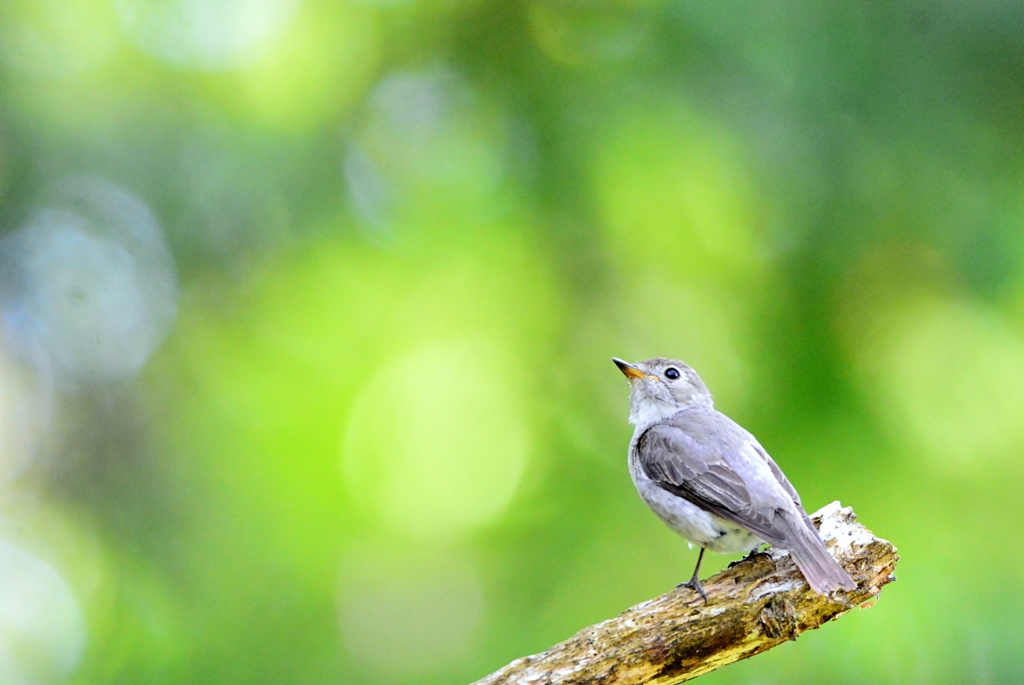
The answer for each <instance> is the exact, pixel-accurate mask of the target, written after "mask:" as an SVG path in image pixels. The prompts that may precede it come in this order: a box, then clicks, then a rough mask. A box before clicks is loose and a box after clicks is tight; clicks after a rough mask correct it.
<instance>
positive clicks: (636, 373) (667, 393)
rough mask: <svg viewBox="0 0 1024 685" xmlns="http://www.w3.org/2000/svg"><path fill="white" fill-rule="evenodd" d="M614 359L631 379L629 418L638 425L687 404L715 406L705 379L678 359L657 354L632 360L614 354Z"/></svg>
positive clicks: (648, 422) (668, 413) (647, 423)
mask: <svg viewBox="0 0 1024 685" xmlns="http://www.w3.org/2000/svg"><path fill="white" fill-rule="evenodd" d="M612 361H613V362H615V365H616V366H618V367H619V370H620V371H622V373H623V374H624V375H625V376H626V378H627V379H628V380H629V386H630V387H629V422H630V423H632V424H633V425H635V426H637V427H638V428H640V427H646V426H649V425H651V424H652V423H655V422H656V421H660V420H661V419H663V418H666V417H668V416H671V415H672V414H675V413H676V412H677V411H679V410H681V409H686V408H687V407H696V406H707V407H710V406H712V401H711V393H710V392H708V387H707V386H706V385H704V381H702V380H701V379H700V376H698V375H697V372H696V371H694V370H693V369H691V368H690V367H689V366H687V365H686V364H684V363H683V362H681V361H679V360H677V359H665V358H663V357H655V358H654V359H648V360H646V361H642V362H637V363H636V364H630V363H629V362H625V361H622V360H621V359H618V358H616V357H612Z"/></svg>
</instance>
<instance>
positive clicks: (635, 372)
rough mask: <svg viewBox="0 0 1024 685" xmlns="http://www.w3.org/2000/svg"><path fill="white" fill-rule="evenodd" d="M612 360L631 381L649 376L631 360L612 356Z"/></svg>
mask: <svg viewBox="0 0 1024 685" xmlns="http://www.w3.org/2000/svg"><path fill="white" fill-rule="evenodd" d="M612 361H613V362H615V366H617V367H619V371H621V372H622V373H623V374H624V375H625V376H626V378H628V379H629V380H631V381H632V380H634V379H636V378H647V374H646V373H644V372H643V371H641V370H640V369H638V368H636V367H635V366H633V365H632V364H630V363H629V362H624V361H622V360H621V359H619V358H618V357H612Z"/></svg>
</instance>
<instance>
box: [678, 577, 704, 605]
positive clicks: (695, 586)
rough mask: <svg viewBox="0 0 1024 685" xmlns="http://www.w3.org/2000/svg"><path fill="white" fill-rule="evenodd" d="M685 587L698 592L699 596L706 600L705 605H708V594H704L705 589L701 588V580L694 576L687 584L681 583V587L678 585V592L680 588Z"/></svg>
mask: <svg viewBox="0 0 1024 685" xmlns="http://www.w3.org/2000/svg"><path fill="white" fill-rule="evenodd" d="M683 587H688V588H690V589H691V590H695V591H696V592H697V594H698V595H700V596H701V597H702V598H703V599H704V603H705V604H707V603H708V593H706V592H704V588H703V586H701V584H700V580H699V579H698V578H697V576H694V577H693V578H690V579H689V580H688V581H686V582H685V583H679V585H676V589H677V590H678V589H679V588H683Z"/></svg>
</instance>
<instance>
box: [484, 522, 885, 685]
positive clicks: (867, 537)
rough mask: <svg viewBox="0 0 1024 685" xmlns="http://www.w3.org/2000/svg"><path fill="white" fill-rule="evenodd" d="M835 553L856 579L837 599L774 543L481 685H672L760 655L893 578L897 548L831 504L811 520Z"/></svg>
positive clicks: (867, 598)
mask: <svg viewBox="0 0 1024 685" xmlns="http://www.w3.org/2000/svg"><path fill="white" fill-rule="evenodd" d="M812 518H813V519H814V520H815V522H818V521H819V520H820V531H821V535H822V538H823V539H824V540H825V543H826V544H827V545H828V547H829V549H830V550H831V552H832V554H833V556H835V557H836V558H837V559H838V560H839V562H840V564H842V566H843V567H844V568H845V569H846V570H847V572H849V573H850V575H851V576H853V578H854V580H856V581H857V589H856V590H853V591H851V592H845V591H837V592H835V593H833V594H832V595H831V596H829V597H823V596H821V595H818V594H815V593H814V592H813V591H811V589H810V588H809V587H808V586H807V583H806V582H805V581H804V578H803V576H802V575H801V574H800V571H799V570H798V569H797V568H796V566H795V565H794V564H793V560H792V559H791V558H790V556H789V553H788V552H785V551H782V550H776V549H769V550H768V552H767V553H766V554H760V555H757V556H755V557H754V558H753V559H749V560H746V561H743V562H741V563H737V564H735V565H733V566H732V567H730V568H728V569H726V570H724V571H722V572H721V573H718V574H717V575H715V576H713V577H711V578H710V579H709V580H707V581H705V582H704V583H703V585H704V589H705V590H706V591H707V593H708V602H707V604H705V603H704V602H703V601H702V600H701V598H700V597H698V596H697V593H695V592H694V591H692V590H690V589H688V588H679V589H676V590H673V591H672V592H669V593H668V594H665V595H662V596H661V597H657V598H655V599H652V600H649V601H647V602H644V603H643V604H638V605H637V606H635V607H633V608H631V609H627V610H626V611H624V612H622V613H621V614H620V615H619V616H617V617H615V618H612V619H609V620H607V621H604V622H602V623H598V624H597V625H594V626H590V627H589V628H585V629H583V630H581V631H580V632H579V633H577V634H576V635H574V636H572V637H571V638H569V639H568V640H566V641H565V642H562V643H560V644H557V645H555V646H554V647H552V648H551V649H549V650H547V651H546V652H541V653H540V654H535V655H533V656H528V657H523V658H521V659H516V660H515V661H513V662H512V663H510V664H509V665H508V666H506V667H504V668H502V669H501V670H499V671H496V672H494V673H492V674H491V675H489V676H487V677H486V678H483V679H482V680H478V681H477V682H476V683H474V685H526V684H527V683H529V684H530V685H540V684H545V685H582V684H583V683H603V684H607V685H610V684H612V683H615V684H617V685H637V684H639V683H656V684H657V685H671V684H672V683H680V682H683V681H684V680H690V679H691V678H696V677H697V676H699V675H701V674H702V673H707V672H708V671H713V670H715V669H716V668H719V667H721V666H725V665H726V664H730V663H732V662H734V661H739V660H740V659H745V658H747V657H751V656H754V655H755V654H760V653H761V652H763V651H765V650H768V649H771V648H772V647H775V646H777V645H779V644H782V643H783V642H785V641H787V640H795V639H796V638H797V637H798V636H799V635H800V633H802V632H804V631H805V630H810V629H812V628H817V627H818V626H820V625H822V624H823V623H825V622H827V621H831V620H832V619H834V618H836V617H838V616H840V615H842V614H844V613H846V612H847V611H849V610H850V609H852V608H854V607H856V606H864V607H867V606H871V604H873V603H874V602H873V600H874V598H875V597H876V596H877V595H878V593H879V592H881V589H882V586H883V585H886V584H887V583H890V582H892V581H893V580H895V579H896V578H895V576H894V575H893V571H894V569H895V567H896V562H897V561H899V557H898V556H897V554H896V548H895V547H893V545H892V544H891V543H889V542H887V541H886V540H882V539H880V538H877V537H875V536H874V534H873V533H871V531H869V530H868V529H866V528H865V527H864V526H862V525H860V524H859V523H857V517H856V515H855V514H854V513H853V509H851V508H849V507H846V508H842V507H841V505H840V504H839V502H833V503H832V504H829V505H827V506H825V507H823V508H822V509H821V510H820V511H818V512H817V513H816V514H814V516H813V517H812Z"/></svg>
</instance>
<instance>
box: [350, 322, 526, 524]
mask: <svg viewBox="0 0 1024 685" xmlns="http://www.w3.org/2000/svg"><path fill="white" fill-rule="evenodd" d="M520 370H521V369H519V365H517V364H516V363H515V360H514V358H512V355H509V354H506V353H503V352H502V351H501V348H500V347H496V346H495V345H491V344H487V343H485V342H483V341H480V340H468V339H463V340H456V341H453V342H446V343H435V344H427V345H424V346H422V347H420V348H418V349H416V350H414V351H412V352H410V353H408V354H406V355H404V356H400V357H397V358H393V359H390V360H388V361H387V362H385V363H384V364H383V365H382V367H381V368H380V369H379V370H378V371H377V372H375V373H373V374H372V375H369V376H368V378H367V381H366V383H365V385H364V387H363V390H362V391H361V393H360V394H359V396H358V398H357V399H356V402H355V406H354V408H353V410H352V412H351V415H350V417H349V421H348V428H347V432H346V436H345V441H344V457H343V472H344V477H345V480H346V482H347V484H348V486H349V488H350V489H351V491H352V493H353V495H354V498H355V499H356V500H357V501H359V502H361V503H362V504H363V505H364V506H365V507H366V508H367V509H369V510H371V511H373V512H374V513H375V514H376V515H377V517H378V518H379V520H380V521H381V522H382V523H383V524H384V525H386V526H387V527H389V528H391V529H393V530H395V531H398V532H402V533H406V534H410V535H413V536H417V537H423V538H448V537H452V536H456V535H459V534H461V533H463V532H466V531H469V530H472V529H475V528H477V527H479V526H482V525H485V524H487V523H489V522H491V521H493V520H494V519H495V518H497V517H498V516H499V515H500V514H501V512H502V511H503V510H504V509H505V507H506V506H507V505H508V503H509V501H510V500H511V499H512V497H513V496H514V495H515V492H516V489H517V487H518V485H519V482H520V480H521V478H522V476H523V472H524V469H525V467H526V463H527V449H528V448H527V443H528V439H527V432H528V429H527V422H526V420H525V416H524V413H523V407H522V402H521V401H520V399H519V396H518V388H517V386H518V384H517V382H516V380H515V374H516V373H517V372H519V371H520Z"/></svg>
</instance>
